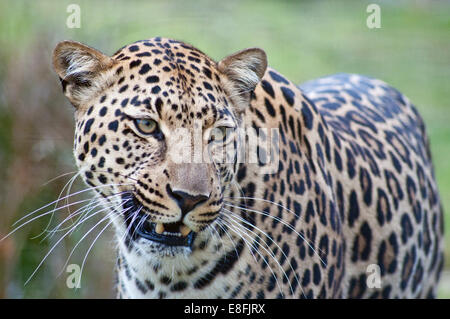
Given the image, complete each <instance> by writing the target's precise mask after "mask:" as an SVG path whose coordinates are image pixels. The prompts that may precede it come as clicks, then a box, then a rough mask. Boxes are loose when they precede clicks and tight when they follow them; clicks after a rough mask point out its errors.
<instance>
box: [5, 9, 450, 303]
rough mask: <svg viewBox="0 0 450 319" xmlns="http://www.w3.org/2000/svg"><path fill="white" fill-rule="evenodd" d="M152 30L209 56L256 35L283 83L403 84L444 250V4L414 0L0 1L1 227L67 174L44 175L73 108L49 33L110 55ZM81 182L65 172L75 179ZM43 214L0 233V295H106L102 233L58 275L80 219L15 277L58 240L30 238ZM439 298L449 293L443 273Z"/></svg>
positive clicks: (447, 115)
mask: <svg viewBox="0 0 450 319" xmlns="http://www.w3.org/2000/svg"><path fill="white" fill-rule="evenodd" d="M70 3H77V4H79V5H80V8H81V28H79V29H69V28H67V26H66V19H67V17H68V16H69V13H67V12H66V9H67V6H68V4H70ZM369 3H378V4H379V5H380V7H381V28H380V29H369V28H367V26H366V18H367V16H368V13H367V12H366V7H367V5H368V4H369ZM154 36H164V37H170V38H175V39H180V40H184V41H186V42H189V43H191V44H193V45H194V46H196V47H198V48H199V49H201V50H202V51H204V52H206V53H207V54H209V55H210V56H211V57H213V58H214V59H216V60H218V59H220V58H222V57H224V56H226V55H228V54H230V53H233V52H235V51H238V50H240V49H243V48H246V47H253V46H258V47H261V48H263V49H264V50H265V51H266V52H267V55H268V59H269V64H270V66H272V67H274V68H276V69H277V70H278V71H280V72H281V73H283V74H284V75H286V76H287V77H288V78H289V79H291V80H293V81H294V82H298V83H300V82H303V81H307V80H310V79H313V78H316V77H319V76H324V75H327V74H333V73H337V72H353V73H360V74H365V75H370V76H373V77H377V78H381V79H383V80H385V81H387V82H388V83H390V84H391V85H393V86H394V87H396V88H397V89H399V90H400V91H401V92H403V93H404V94H406V95H407V96H408V97H409V98H410V99H411V100H412V101H413V102H414V103H415V104H416V106H417V107H418V109H419V111H420V113H421V114H422V116H423V117H424V119H425V123H426V125H427V128H428V133H429V136H430V139H431V149H432V153H433V160H434V164H435V171H436V176H437V180H438V183H439V186H440V192H441V197H442V201H443V206H444V210H445V211H446V212H447V213H446V214H447V216H446V233H447V235H446V236H447V237H446V238H447V240H446V242H447V252H450V250H449V247H450V216H449V213H448V212H449V210H450V165H449V164H448V161H449V159H450V105H449V101H450V84H449V82H450V41H449V39H450V4H449V2H445V1H425V0H423V1H395V2H394V1H370V2H367V1H356V0H355V1H257V0H252V1H236V0H227V1H205V0H201V1H148V2H144V1H95V2H94V1H73V0H72V1H48V0H43V1H20V0H19V1H12V0H10V1H6V0H5V1H1V2H0V179H1V180H2V181H3V182H2V183H1V185H0V212H1V213H0V236H1V235H2V234H3V235H5V234H7V233H8V232H9V231H10V230H11V229H12V226H11V225H12V223H13V222H14V221H16V220H17V219H19V218H20V217H21V216H23V215H25V214H26V213H27V212H30V211H32V210H34V209H36V208H37V207H40V206H42V205H44V204H46V203H48V202H51V201H52V200H55V199H56V198H57V197H58V194H59V192H60V190H61V188H62V187H63V186H64V184H65V182H67V178H64V177H63V178H60V179H58V180H56V181H53V182H51V183H48V184H45V183H46V182H47V181H49V180H50V179H52V178H54V177H56V176H58V175H60V174H63V173H65V172H70V171H73V170H74V164H73V160H72V155H71V143H72V136H73V132H72V131H73V120H72V109H71V107H70V105H69V103H68V102H67V101H65V100H64V98H63V97H62V94H61V91H60V87H59V83H58V81H57V79H56V76H55V75H54V74H53V73H52V70H51V67H50V65H51V64H50V57H51V52H52V49H53V47H54V46H55V45H56V43H57V42H58V41H61V40H63V39H72V40H77V41H81V42H84V43H86V44H88V45H91V46H93V47H95V48H97V49H100V50H102V51H103V52H104V53H107V54H112V53H114V52H115V51H116V49H118V48H120V47H122V46H123V45H126V44H128V43H130V42H133V41H136V40H140V39H145V38H150V37H154ZM44 184H45V185H44ZM82 187H83V185H81V184H79V183H76V185H75V186H74V189H81V188H82ZM60 214H61V215H62V216H67V211H62V212H61V213H60ZM47 223H48V219H45V218H41V219H38V220H36V221H35V222H33V223H31V224H30V225H27V226H26V227H24V228H23V229H21V230H20V231H18V232H17V233H16V234H14V235H13V236H11V237H9V238H8V239H7V240H4V241H3V242H1V243H0V297H9V298H20V297H32V298H34V297H44V298H45V297H52V298H67V297H90V298H98V297H112V296H114V295H113V288H112V281H113V280H112V279H113V272H112V268H113V266H114V255H113V253H112V251H113V245H112V244H111V242H110V239H111V233H108V232H107V233H105V234H104V235H102V237H101V239H100V240H99V241H98V242H97V243H96V244H95V246H94V248H93V250H92V251H91V253H90V255H89V258H88V260H87V264H86V269H85V270H84V274H83V279H82V283H81V285H82V288H81V289H79V290H73V289H69V288H67V286H66V277H67V274H64V272H63V274H62V275H61V276H59V277H58V276H57V275H58V274H59V273H60V271H61V269H62V267H63V265H64V263H65V260H66V258H67V257H68V255H69V253H70V251H71V249H72V248H73V247H74V245H75V244H76V243H77V242H78V240H79V239H81V238H82V235H83V233H84V232H83V230H81V231H80V232H76V233H74V234H73V236H70V237H69V238H67V239H65V240H63V241H61V242H60V243H59V244H58V246H57V248H56V249H55V250H54V251H53V252H52V254H50V255H49V257H48V258H47V259H46V261H45V262H44V263H43V265H42V267H41V268H40V269H39V271H38V272H37V273H36V274H35V276H34V277H33V279H32V280H31V281H30V282H29V283H28V284H27V285H24V282H25V281H26V279H27V278H28V276H29V275H30V274H31V273H32V272H33V270H34V269H35V268H36V266H37V265H38V264H39V262H40V261H41V259H42V258H43V257H44V256H45V254H46V252H47V251H49V249H50V248H51V247H52V245H54V244H55V243H56V241H57V238H58V236H55V237H53V238H50V239H45V240H43V241H42V242H41V241H40V238H38V239H32V237H34V236H36V235H39V234H40V233H41V231H42V230H43V229H44V228H45V226H46V225H47ZM86 229H89V228H85V229H84V230H86ZM94 233H95V232H94ZM94 237H95V235H94V236H89V237H88V238H86V239H85V241H84V242H82V243H81V244H80V246H79V248H78V249H77V251H76V253H75V254H74V256H72V258H71V260H70V263H78V264H81V261H82V260H83V257H84V255H85V253H86V251H87V249H88V248H89V245H90V243H91V242H92V240H93V239H94ZM41 238H42V237H41ZM449 255H450V254H449V253H447V256H449ZM449 259H450V258H447V267H446V269H449V268H450V263H449ZM440 297H444V298H445V297H450V284H449V283H448V282H446V283H444V284H442V285H441V290H440Z"/></svg>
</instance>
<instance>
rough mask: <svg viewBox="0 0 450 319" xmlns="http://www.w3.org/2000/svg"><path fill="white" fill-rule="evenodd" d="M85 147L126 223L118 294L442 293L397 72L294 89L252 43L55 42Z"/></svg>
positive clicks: (429, 205)
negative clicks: (105, 46) (234, 47)
mask: <svg viewBox="0 0 450 319" xmlns="http://www.w3.org/2000/svg"><path fill="white" fill-rule="evenodd" d="M52 62H53V68H54V70H55V72H56V75H57V76H58V78H59V80H60V82H61V86H62V91H63V93H64V95H65V96H66V97H67V99H68V101H69V102H70V104H72V105H73V110H74V119H75V133H74V147H73V153H74V158H75V162H76V166H77V168H78V174H79V176H81V178H82V179H83V181H84V182H85V184H86V185H87V187H89V189H90V190H91V191H92V194H93V195H92V196H94V198H97V199H98V200H99V201H101V204H102V205H103V206H102V207H104V211H106V214H105V216H104V220H106V221H107V225H111V227H112V228H113V229H114V231H113V233H114V239H113V240H112V241H113V242H112V243H111V247H112V250H113V251H114V254H116V255H117V262H116V266H115V270H114V273H115V278H116V279H115V287H116V288H115V290H116V291H117V295H116V296H117V297H118V298H224V299H230V298H245V299H274V298H292V299H312V298H332V299H341V298H383V299H385V298H435V297H436V294H437V287H438V283H439V278H440V274H441V271H442V268H443V265H444V254H443V245H444V242H443V238H444V226H443V225H444V222H443V208H442V204H441V201H440V195H439V190H438V186H437V183H436V179H435V173H434V168H433V163H432V158H431V152H430V142H429V138H428V136H427V133H426V129H425V124H424V121H423V119H422V118H421V116H420V115H419V113H418V111H417V109H416V107H415V106H414V105H413V104H412V103H411V102H410V100H409V99H408V98H407V97H406V96H405V95H403V94H402V93H400V92H399V91H398V90H397V89H395V88H393V87H392V86H390V85H389V84H387V83H386V82H383V81H381V80H379V79H376V78H372V77H369V76H364V75H358V74H348V73H339V74H336V75H330V76H324V77H321V78H318V79H315V80H311V81H308V82H306V83H303V84H300V85H298V84H295V83H293V82H291V81H290V80H288V79H287V78H286V77H285V76H283V75H282V74H281V73H279V72H278V71H276V70H275V69H273V68H271V67H269V66H268V58H267V54H266V53H265V51H264V50H263V49H261V48H257V47H252V48H248V49H244V50H241V51H239V52H236V53H234V54H231V55H229V56H227V57H225V58H223V59H222V60H220V61H218V62H217V61H215V60H213V59H212V58H211V57H209V56H208V55H206V54H205V53H203V52H202V51H200V50H199V49H197V48H195V47H194V46H192V45H191V44H188V43H186V42H183V41H179V40H174V39H169V38H163V37H154V38H150V39H147V40H141V41H136V42H133V43H131V44H129V45H126V46H124V47H122V48H121V49H119V50H118V51H117V52H116V53H114V54H113V55H112V56H109V55H106V54H104V53H102V52H101V51H99V50H97V49H94V48H92V47H90V46H87V45H85V44H82V43H79V42H76V41H70V40H66V41H62V42H59V43H58V44H57V45H56V47H55V49H54V51H53V57H52Z"/></svg>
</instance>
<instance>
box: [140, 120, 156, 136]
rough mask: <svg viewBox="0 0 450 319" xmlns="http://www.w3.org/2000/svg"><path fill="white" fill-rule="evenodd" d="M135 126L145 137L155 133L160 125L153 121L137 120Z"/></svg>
mask: <svg viewBox="0 0 450 319" xmlns="http://www.w3.org/2000/svg"><path fill="white" fill-rule="evenodd" d="M134 125H136V128H137V129H138V130H139V132H140V133H142V134H145V135H150V134H153V133H155V132H156V130H157V128H158V123H156V121H154V120H151V119H135V120H134Z"/></svg>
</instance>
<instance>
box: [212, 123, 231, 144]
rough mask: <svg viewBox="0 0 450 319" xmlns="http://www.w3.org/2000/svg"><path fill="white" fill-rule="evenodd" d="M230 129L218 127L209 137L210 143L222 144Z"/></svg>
mask: <svg viewBox="0 0 450 319" xmlns="http://www.w3.org/2000/svg"><path fill="white" fill-rule="evenodd" d="M229 129H230V128H229V127H226V126H218V127H215V128H214V129H212V131H211V134H210V136H209V142H215V143H220V142H223V141H225V140H226V137H227V130H229Z"/></svg>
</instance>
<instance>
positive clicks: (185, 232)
mask: <svg viewBox="0 0 450 319" xmlns="http://www.w3.org/2000/svg"><path fill="white" fill-rule="evenodd" d="M190 232H191V229H190V228H189V227H187V226H186V225H181V226H180V233H181V236H183V237H186V236H187V235H189V233H190Z"/></svg>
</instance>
